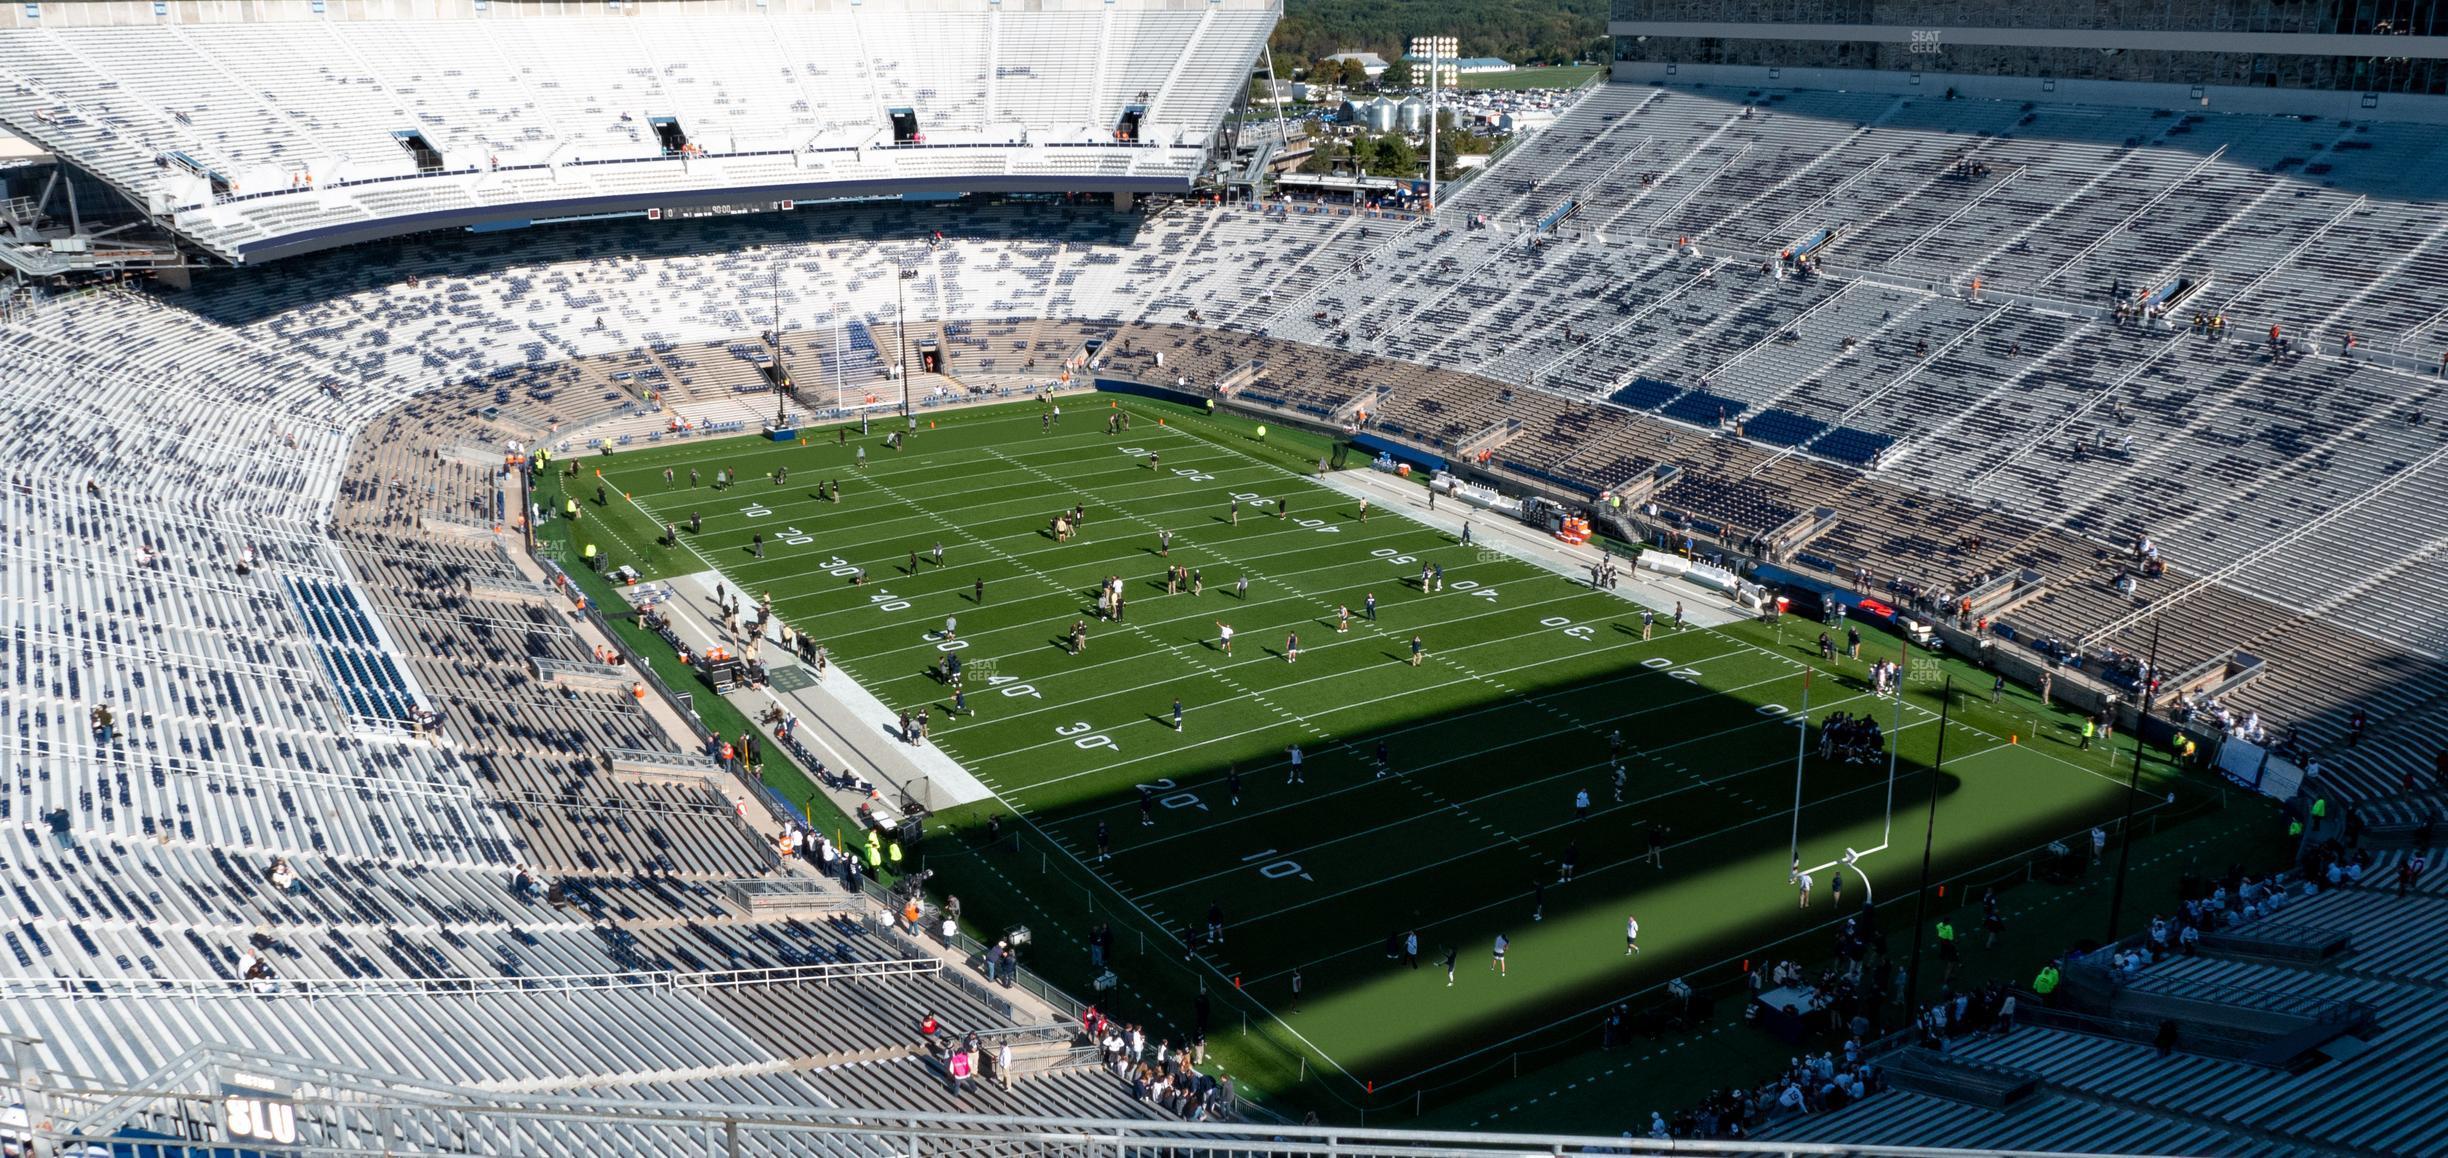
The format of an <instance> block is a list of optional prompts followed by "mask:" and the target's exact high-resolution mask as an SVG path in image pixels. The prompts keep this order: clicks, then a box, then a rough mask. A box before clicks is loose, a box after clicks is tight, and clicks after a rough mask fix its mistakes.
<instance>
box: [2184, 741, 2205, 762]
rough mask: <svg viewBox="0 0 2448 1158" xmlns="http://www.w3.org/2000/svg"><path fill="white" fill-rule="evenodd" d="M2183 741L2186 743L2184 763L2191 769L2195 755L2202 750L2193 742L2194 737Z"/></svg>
mask: <svg viewBox="0 0 2448 1158" xmlns="http://www.w3.org/2000/svg"><path fill="white" fill-rule="evenodd" d="M2182 739H2183V743H2184V762H2185V766H2186V767H2188V768H2189V767H2192V765H2193V753H2195V752H2198V751H2201V748H2200V746H2199V745H2196V744H2195V743H2194V742H2193V737H2191V736H2185V737H2183V738H2182Z"/></svg>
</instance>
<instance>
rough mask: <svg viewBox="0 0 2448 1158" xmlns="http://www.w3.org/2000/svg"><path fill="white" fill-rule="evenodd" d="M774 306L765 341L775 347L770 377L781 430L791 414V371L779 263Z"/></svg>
mask: <svg viewBox="0 0 2448 1158" xmlns="http://www.w3.org/2000/svg"><path fill="white" fill-rule="evenodd" d="M773 306H774V323H773V329H771V330H768V331H766V334H765V341H766V344H767V345H769V346H771V347H773V349H772V355H773V357H772V362H773V369H772V370H771V371H770V372H769V377H771V378H772V379H773V388H774V429H775V430H780V429H782V426H783V420H784V419H785V418H788V417H789V416H790V412H789V403H790V371H789V370H788V369H786V368H785V367H784V366H783V365H782V267H781V266H779V265H776V266H775V267H774V270H773Z"/></svg>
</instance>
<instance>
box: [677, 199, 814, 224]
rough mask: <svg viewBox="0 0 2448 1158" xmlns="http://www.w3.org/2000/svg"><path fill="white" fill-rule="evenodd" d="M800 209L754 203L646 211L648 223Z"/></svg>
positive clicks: (788, 203) (785, 204) (791, 204)
mask: <svg viewBox="0 0 2448 1158" xmlns="http://www.w3.org/2000/svg"><path fill="white" fill-rule="evenodd" d="M797 207H798V202H796V201H789V200H783V201H752V202H742V203H737V204H730V205H673V206H655V207H653V208H650V209H648V210H647V211H646V220H648V221H689V220H694V219H696V218H699V217H741V216H745V215H747V214H750V213H782V212H787V211H789V210H791V209H795V208H797Z"/></svg>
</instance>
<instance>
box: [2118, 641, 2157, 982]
mask: <svg viewBox="0 0 2448 1158" xmlns="http://www.w3.org/2000/svg"><path fill="white" fill-rule="evenodd" d="M2142 666H2143V669H2144V670H2143V675H2142V710H2141V712H2140V713H2139V714H2137V715H2135V716H2134V729H2133V733H2134V754H2133V774H2132V776H2131V778H2129V779H2128V780H2127V781H2126V782H2125V833H2124V840H2123V841H2122V843H2121V845H2120V847H2119V848H2118V849H2117V871H2116V886H2115V887H2114V888H2112V889H2110V890H2109V893H2108V944H2111V945H2114V944H2116V939H2117V922H2118V921H2119V920H2120V919H2122V918H2123V917H2124V915H2125V870H2126V869H2127V868H2128V867H2130V866H2132V864H2133V819H2134V798H2135V797H2138V796H2140V795H2141V794H2142V726H2143V725H2144V724H2147V723H2149V722H2150V710H2151V700H2152V699H2153V698H2154V697H2153V689H2152V687H2151V677H2152V676H2155V675H2157V674H2159V623H2158V621H2157V620H2153V621H2152V622H2151V646H2150V659H2148V660H2147V661H2145V662H2144V663H2143V665H2142ZM2110 710H2112V711H2113V710H2114V709H2110ZM2110 766H2111V767H2114V765H2110Z"/></svg>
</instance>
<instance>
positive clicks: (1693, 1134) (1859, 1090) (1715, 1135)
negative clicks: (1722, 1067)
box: [1624, 1038, 1886, 1142]
mask: <svg viewBox="0 0 2448 1158" xmlns="http://www.w3.org/2000/svg"><path fill="white" fill-rule="evenodd" d="M1885 1088H1886V1083H1885V1082H1884V1081H1883V1080H1882V1075H1881V1074H1880V1073H1879V1070H1878V1067H1877V1066H1875V1065H1872V1064H1871V1063H1870V1062H1869V1060H1868V1059H1867V1058H1866V1057H1865V1056H1864V1054H1863V1049H1862V1043H1861V1039H1859V1038H1852V1039H1849V1040H1847V1041H1846V1042H1845V1044H1844V1053H1843V1054H1842V1055H1841V1056H1839V1055H1838V1054H1836V1053H1835V1052H1833V1051H1825V1052H1821V1053H1817V1054H1804V1055H1802V1056H1800V1057H1795V1058H1792V1059H1790V1060H1789V1061H1788V1062H1787V1064H1786V1066H1785V1069H1784V1071H1783V1072H1781V1073H1779V1074H1777V1075H1776V1076H1774V1077H1771V1078H1769V1079H1768V1080H1767V1081H1764V1082H1761V1083H1760V1084H1759V1085H1757V1086H1754V1087H1751V1088H1749V1089H1744V1088H1741V1087H1735V1088H1731V1089H1720V1090H1716V1091H1713V1092H1711V1093H1710V1094H1709V1096H1707V1097H1706V1098H1703V1099H1701V1101H1700V1104H1699V1105H1697V1106H1694V1107H1692V1108H1690V1109H1688V1110H1685V1111H1683V1112H1682V1113H1679V1114H1676V1115H1675V1116H1674V1117H1673V1118H1671V1119H1670V1118H1668V1117H1667V1116H1666V1115H1664V1114H1661V1113H1659V1112H1657V1111H1655V1110H1652V1111H1650V1113H1649V1129H1648V1130H1647V1132H1646V1136H1647V1137H1648V1138H1649V1139H1651V1140H1652V1141H1659V1142H1663V1141H1670V1140H1672V1139H1676V1138H1691V1139H1726V1140H1730V1141H1741V1140H1743V1139H1746V1138H1749V1137H1751V1135H1752V1132H1753V1131H1755V1130H1757V1129H1759V1128H1760V1127H1762V1126H1764V1125H1766V1124H1768V1123H1769V1122H1772V1121H1774V1120H1776V1119H1778V1118H1785V1117H1791V1116H1795V1115H1800V1114H1818V1113H1825V1112H1827V1111H1829V1110H1835V1109H1840V1108H1842V1107H1845V1106H1849V1105H1851V1104H1853V1103H1854V1102H1858V1101H1860V1100H1861V1099H1863V1098H1866V1097H1868V1096H1870V1095H1871V1094H1873V1093H1876V1092H1877V1091H1879V1090H1882V1089H1885ZM1624 1136H1625V1137H1627V1138H1629V1137H1631V1136H1632V1132H1631V1131H1629V1130H1626V1131H1624Z"/></svg>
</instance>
